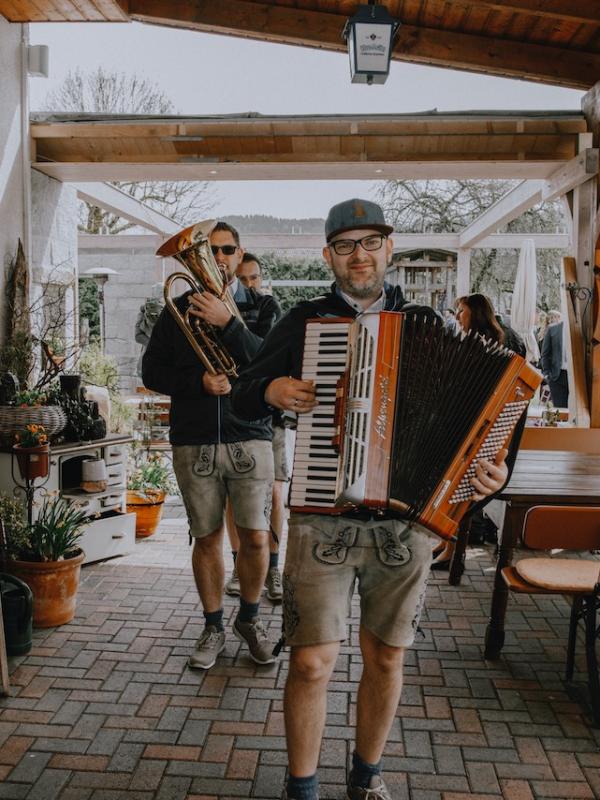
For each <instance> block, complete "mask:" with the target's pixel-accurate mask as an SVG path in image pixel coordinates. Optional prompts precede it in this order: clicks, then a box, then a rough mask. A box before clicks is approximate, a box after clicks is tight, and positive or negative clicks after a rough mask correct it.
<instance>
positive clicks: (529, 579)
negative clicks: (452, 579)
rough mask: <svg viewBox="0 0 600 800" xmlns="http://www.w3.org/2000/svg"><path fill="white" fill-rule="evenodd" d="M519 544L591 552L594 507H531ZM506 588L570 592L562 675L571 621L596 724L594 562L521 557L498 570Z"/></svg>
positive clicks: (598, 528)
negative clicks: (581, 643)
mask: <svg viewBox="0 0 600 800" xmlns="http://www.w3.org/2000/svg"><path fill="white" fill-rule="evenodd" d="M521 538H522V543H523V545H524V546H525V547H528V548H529V549H531V550H553V549H561V550H569V551H579V552H584V551H588V552H589V551H591V550H597V549H598V548H600V508H593V507H589V506H535V507H534V508H531V509H530V510H529V511H528V512H527V515H526V517H525V521H524V523H523V532H522V536H521ZM502 577H503V578H504V581H505V583H506V585H507V586H508V588H509V589H510V591H512V592H517V593H521V594H561V595H570V596H571V597H572V607H571V620H570V624H569V641H568V649H567V664H566V676H565V680H566V682H567V684H568V688H569V689H570V690H571V693H574V694H577V695H579V691H578V687H576V686H574V685H573V683H572V681H573V670H574V666H575V643H576V639H577V625H578V623H579V622H580V621H581V620H583V622H584V624H585V652H586V661H587V677H588V689H589V699H590V704H591V710H592V714H593V718H594V723H595V724H596V725H600V681H599V679H598V662H597V658H596V639H597V638H598V635H599V633H600V631H598V629H597V626H596V612H597V610H598V608H599V607H600V561H598V560H596V559H591V558H589V559H581V558H559V557H556V558H522V559H521V560H520V561H517V562H516V563H515V564H513V565H512V566H510V567H505V568H504V569H503V570H502Z"/></svg>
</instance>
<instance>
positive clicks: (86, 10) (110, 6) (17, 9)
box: [0, 0, 129, 22]
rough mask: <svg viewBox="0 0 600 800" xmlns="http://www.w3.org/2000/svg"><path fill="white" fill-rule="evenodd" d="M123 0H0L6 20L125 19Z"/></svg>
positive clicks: (73, 20)
mask: <svg viewBox="0 0 600 800" xmlns="http://www.w3.org/2000/svg"><path fill="white" fill-rule="evenodd" d="M125 5H126V0H0V14H2V15H3V16H4V17H6V19H7V20H8V21H9V22H128V21H129V17H128V16H127V14H126V13H125V11H124V6H125Z"/></svg>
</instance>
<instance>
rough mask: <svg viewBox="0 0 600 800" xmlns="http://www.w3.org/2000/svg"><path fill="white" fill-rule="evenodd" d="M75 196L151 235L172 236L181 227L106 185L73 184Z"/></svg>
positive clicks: (114, 187)
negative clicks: (150, 232)
mask: <svg viewBox="0 0 600 800" xmlns="http://www.w3.org/2000/svg"><path fill="white" fill-rule="evenodd" d="M73 186H74V187H75V189H76V190H77V196H78V197H79V198H80V199H81V200H85V202H86V203H91V204H92V205H95V206H100V208H103V209H104V210H105V211H110V212H111V213H113V214H116V215H117V216H119V217H123V219H127V220H129V221H130V222H133V223H135V224H136V225H140V226H141V227H142V228H146V229H147V230H149V231H152V232H153V233H161V234H167V235H169V236H172V235H173V234H175V233H177V231H179V230H181V225H180V224H179V223H177V222H174V221H173V220H172V219H170V218H169V217H166V216H165V215H164V214H161V213H160V212H158V211H155V210H154V209H153V208H150V207H149V206H147V205H145V204H144V203H142V202H140V201H139V200H136V198H135V197H132V196H131V195H129V194H127V192H123V191H121V190H120V189H117V188H116V186H109V185H108V184H107V183H75V184H73Z"/></svg>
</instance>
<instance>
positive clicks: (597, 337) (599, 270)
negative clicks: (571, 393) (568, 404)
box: [590, 251, 600, 428]
mask: <svg viewBox="0 0 600 800" xmlns="http://www.w3.org/2000/svg"><path fill="white" fill-rule="evenodd" d="M596 253H598V251H596ZM599 255H600V254H599ZM590 366H591V370H590V372H591V383H590V413H591V426H592V428H600V264H599V265H597V266H595V267H594V293H593V305H592V348H591V354H590Z"/></svg>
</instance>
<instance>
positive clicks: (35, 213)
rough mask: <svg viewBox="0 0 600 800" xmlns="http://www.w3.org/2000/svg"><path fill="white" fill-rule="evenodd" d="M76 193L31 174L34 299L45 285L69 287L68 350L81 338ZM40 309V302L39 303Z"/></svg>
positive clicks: (35, 173) (64, 334)
mask: <svg viewBox="0 0 600 800" xmlns="http://www.w3.org/2000/svg"><path fill="white" fill-rule="evenodd" d="M77 209H78V200H77V192H76V191H75V189H74V188H73V187H72V186H69V185H68V184H65V183H61V182H60V181H57V180H54V178H49V177H48V176H47V175H43V174H42V173H41V172H36V171H35V170H32V172H31V283H32V298H34V302H35V299H37V298H39V297H40V296H41V294H42V285H43V284H55V285H59V286H65V287H68V288H67V290H66V295H65V301H66V308H65V309H64V311H63V313H64V314H65V318H66V321H67V325H66V330H65V331H64V332H63V334H62V337H61V338H64V339H65V340H66V344H67V350H68V352H71V349H72V343H73V341H74V340H76V337H78V331H79V324H78V321H77V320H76V318H75V313H74V308H75V305H76V291H77V246H78V245H77V236H78V232H77ZM37 305H39V302H38V303H37Z"/></svg>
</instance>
